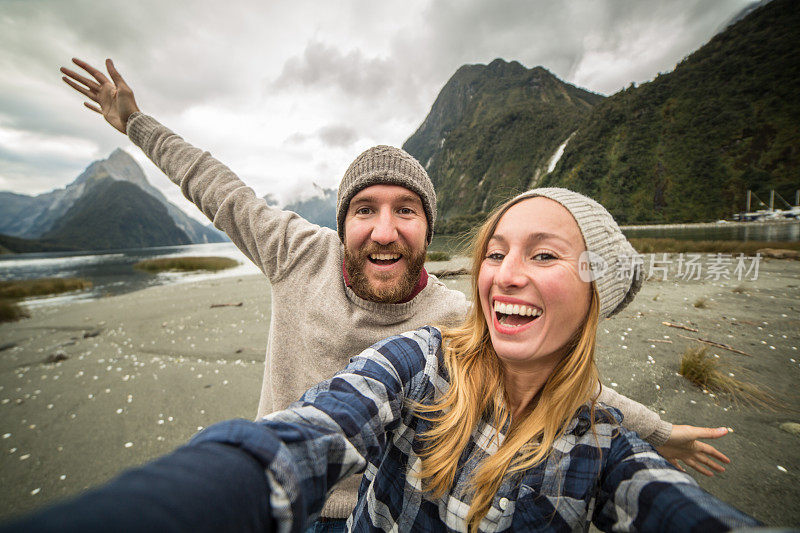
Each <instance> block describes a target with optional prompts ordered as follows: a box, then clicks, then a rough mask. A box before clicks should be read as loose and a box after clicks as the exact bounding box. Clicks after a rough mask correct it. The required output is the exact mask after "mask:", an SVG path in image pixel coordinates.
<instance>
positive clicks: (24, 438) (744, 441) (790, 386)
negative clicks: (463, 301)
mask: <svg viewBox="0 0 800 533" xmlns="http://www.w3.org/2000/svg"><path fill="white" fill-rule="evenodd" d="M462 264H463V260H460V259H459V260H455V261H453V262H450V263H448V264H442V263H437V264H431V265H428V268H429V270H437V269H439V268H444V267H448V268H450V267H453V266H461V265H462ZM447 283H448V285H450V286H453V287H455V288H458V289H460V290H466V287H467V280H466V278H464V277H461V278H456V279H451V280H447ZM737 287H738V288H739V289H737V290H734V288H737ZM701 297H703V298H706V299H707V308H705V309H699V308H696V307H694V305H693V304H694V302H695V301H696V300H697V299H698V298H701ZM799 297H800V261H779V260H771V261H764V262H762V263H761V268H760V272H759V277H758V279H757V280H755V281H742V282H739V281H735V280H734V281H729V280H724V279H723V280H720V281H713V280H702V281H685V280H676V279H675V278H674V276H670V277H669V280H668V281H658V280H654V279H651V280H649V281H648V282H647V283H646V284H645V287H644V289H643V290H642V292H641V293H640V294H639V296H638V297H637V299H636V300H635V301H634V303H633V304H632V305H631V306H630V307H628V308H627V309H626V310H625V311H623V313H622V314H621V315H620V316H617V317H614V318H612V319H609V320H605V321H603V322H602V323H601V324H600V327H599V331H598V347H599V349H598V363H599V365H600V369H601V375H602V376H603V383H604V384H605V386H611V387H614V388H616V389H617V390H618V391H620V392H622V393H623V394H626V395H628V396H630V397H631V398H634V399H636V400H638V401H640V402H642V403H644V404H645V405H647V406H648V407H650V408H652V409H654V410H657V411H659V412H660V413H661V414H662V417H664V418H665V419H666V420H669V421H671V422H676V423H687V424H694V425H707V426H730V427H732V428H734V433H733V434H731V435H729V436H727V437H724V438H723V439H722V440H720V441H718V442H717V443H715V444H716V445H717V446H718V448H719V449H720V450H722V451H723V452H724V453H726V454H727V455H728V456H729V457H731V458H732V459H733V463H732V464H731V465H730V466H729V467H728V469H727V471H726V472H725V473H723V474H718V475H717V476H716V477H714V478H712V479H709V478H705V477H703V476H701V475H699V474H698V475H695V478H696V479H698V481H699V482H700V484H701V485H702V486H703V487H704V488H706V489H707V490H709V491H710V492H712V493H713V494H715V495H717V496H719V497H720V498H722V499H724V500H726V501H728V502H730V503H732V504H734V505H736V506H737V507H739V508H740V509H742V510H744V511H746V512H748V513H750V514H752V515H754V516H755V517H756V518H758V519H760V520H762V521H764V522H766V523H767V524H769V525H783V526H787V525H793V526H798V525H800V506H798V505H797V501H798V497H800V436H798V435H794V434H791V433H789V432H787V431H784V430H782V429H781V427H780V426H781V424H783V423H786V422H800V394H798V386H797V384H798V382H800V351H798V350H800V333H798V330H799V329H800V312H799V310H798V307H800V299H799ZM240 302H241V306H237V305H236V304H239V303H240ZM213 304H234V305H233V306H230V305H228V306H223V307H213V308H212V307H211V306H212V305H213ZM269 309H270V291H269V285H268V283H267V282H266V281H265V280H264V278H263V277H261V276H247V277H240V278H236V277H232V278H222V279H216V280H207V281H202V282H197V283H191V284H180V285H169V286H161V287H153V288H149V289H145V290H142V291H138V292H135V293H130V294H126V295H122V296H114V297H108V298H104V299H101V300H97V301H94V302H78V303H65V304H60V305H57V306H50V307H38V308H34V309H33V310H32V313H31V314H32V317H31V318H29V319H26V320H23V321H21V322H17V323H11V324H2V325H0V519H5V518H8V517H10V516H12V515H15V514H18V513H22V512H26V511H30V510H32V509H35V508H37V507H39V506H42V505H44V504H46V503H48V502H50V501H53V500H55V499H58V498H62V497H65V496H69V495H73V494H77V493H78V492H80V491H81V490H84V489H86V488H87V487H91V486H94V485H96V484H98V483H102V482H104V481H106V480H108V479H109V478H111V477H113V476H114V475H115V474H117V473H118V472H119V471H120V470H122V469H124V468H127V467H130V466H134V465H138V464H141V463H143V462H145V461H147V460H149V459H152V458H154V457H157V456H159V455H161V454H164V453H167V452H169V451H170V450H172V449H173V448H175V447H176V446H178V445H180V444H182V443H184V442H185V441H186V440H187V439H188V438H189V437H191V436H192V435H193V434H194V433H195V432H196V431H197V430H198V429H199V428H202V427H205V426H208V425H210V424H213V423H214V422H217V421H220V420H224V419H228V418H233V417H243V418H252V417H253V416H254V415H255V412H256V408H257V405H258V396H259V391H260V387H261V376H262V369H263V364H264V349H265V346H266V341H267V330H268V327H269ZM663 321H667V322H673V323H680V324H683V325H687V326H689V327H693V328H695V329H697V330H698V332H697V333H692V332H689V331H685V330H679V329H675V328H671V327H668V326H664V325H662V322H663ZM680 335H686V336H694V337H701V338H704V339H708V340H713V341H716V342H719V343H724V344H728V345H730V346H732V347H734V348H736V349H738V350H740V351H743V352H747V353H749V354H751V356H745V355H741V354H737V353H734V352H731V351H728V350H724V349H719V348H712V347H709V352H710V353H712V354H717V355H718V356H719V361H720V363H721V364H722V365H725V367H726V369H728V371H730V372H732V373H734V374H735V375H736V377H737V378H740V379H743V380H748V381H751V382H753V383H756V384H758V385H760V386H762V387H766V388H769V389H770V390H771V391H772V392H773V394H774V395H775V396H776V397H778V398H779V399H780V400H781V401H782V402H783V405H782V406H781V407H780V408H778V409H777V410H776V411H774V412H770V411H765V410H763V409H756V408H752V407H742V406H740V407H735V406H732V405H731V402H730V400H729V399H728V398H725V397H721V396H717V397H712V396H711V395H710V394H706V393H703V391H701V390H699V389H698V388H697V387H695V386H693V385H692V384H691V383H689V382H688V381H686V380H685V379H684V378H683V377H681V376H679V375H677V371H678V364H679V358H680V354H681V353H682V352H683V351H684V349H685V348H686V347H687V346H690V345H693V344H696V341H693V340H690V339H685V338H682V337H681V336H680ZM655 341H662V342H655ZM9 345H13V346H11V347H9ZM59 354H60V355H62V356H65V357H66V359H64V360H61V361H58V362H49V363H48V362H45V360H46V359H47V358H48V357H51V356H58V355H59Z"/></svg>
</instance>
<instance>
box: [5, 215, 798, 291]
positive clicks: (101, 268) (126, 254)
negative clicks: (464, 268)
mask: <svg viewBox="0 0 800 533" xmlns="http://www.w3.org/2000/svg"><path fill="white" fill-rule="evenodd" d="M624 232H625V234H626V235H627V236H628V237H671V238H674V239H679V240H738V241H784V242H786V241H800V221H792V222H777V223H749V224H748V223H742V224H738V223H731V224H717V225H714V226H704V227H684V228H680V227H678V228H676V227H674V226H670V227H664V226H662V227H649V228H642V229H639V228H636V229H633V228H631V229H624ZM467 241H468V239H464V238H463V237H462V236H453V235H434V237H433V241H432V242H431V245H430V248H429V249H430V250H431V251H442V252H447V253H449V254H451V255H459V254H464V253H466V252H465V249H466V247H465V244H466V243H467ZM201 255H202V256H220V257H229V258H231V259H235V260H236V261H238V262H239V266H237V267H234V268H231V269H227V270H222V271H219V272H201V273H197V272H195V273H172V272H165V273H160V274H150V273H147V272H142V271H139V270H135V269H134V268H133V265H134V264H135V263H136V262H138V261H141V260H142V259H155V258H159V257H177V256H201ZM257 273H259V270H258V268H256V266H255V265H253V263H252V262H250V260H249V259H247V258H246V257H245V256H244V254H242V253H241V252H240V251H239V250H238V249H237V248H236V247H235V246H234V245H233V244H232V243H230V242H226V243H213V244H191V245H186V246H163V247H157V248H132V249H127V250H107V251H95V252H48V253H32V254H17V255H7V256H0V280H15V279H35V278H47V277H75V278H83V279H86V280H88V281H91V282H92V284H93V287H92V289H91V290H90V291H82V292H80V293H72V294H67V295H62V296H57V297H53V298H38V299H33V300H27V301H26V305H42V304H49V303H55V302H63V301H64V300H76V299H80V300H84V299H86V300H92V299H96V298H100V297H103V296H109V295H115V294H124V293H127V292H133V291H136V290H139V289H143V288H145V287H150V286H154V285H165V284H168V283H183V282H189V281H199V280H202V279H209V278H215V277H228V276H241V275H247V274H257Z"/></svg>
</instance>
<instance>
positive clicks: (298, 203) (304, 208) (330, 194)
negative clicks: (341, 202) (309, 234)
mask: <svg viewBox="0 0 800 533" xmlns="http://www.w3.org/2000/svg"><path fill="white" fill-rule="evenodd" d="M314 188H315V189H316V191H317V193H318V194H317V195H316V196H312V197H311V198H306V199H305V200H295V201H294V202H291V203H289V204H287V205H286V206H285V207H284V209H285V210H287V211H294V212H295V213H297V214H298V215H300V216H301V217H303V218H304V219H306V220H308V221H309V222H311V223H312V224H316V225H318V226H323V227H326V228H331V229H336V193H337V190H336V189H323V188H322V187H320V186H319V185H317V184H316V183H315V184H314Z"/></svg>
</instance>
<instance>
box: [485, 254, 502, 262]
mask: <svg viewBox="0 0 800 533" xmlns="http://www.w3.org/2000/svg"><path fill="white" fill-rule="evenodd" d="M503 257H504V255H503V254H501V253H500V252H492V253H490V254H486V259H491V260H492V261H502V260H503Z"/></svg>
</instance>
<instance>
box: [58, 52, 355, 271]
mask: <svg viewBox="0 0 800 533" xmlns="http://www.w3.org/2000/svg"><path fill="white" fill-rule="evenodd" d="M73 62H74V63H75V64H76V65H78V66H79V67H80V68H81V69H83V71H84V72H83V73H78V72H75V71H73V70H70V69H68V68H62V69H61V72H62V73H63V74H64V75H65V76H64V78H63V79H64V82H65V83H67V84H68V85H69V86H70V87H72V88H73V89H75V90H76V91H78V92H79V93H80V94H81V95H83V96H85V97H87V98H88V99H89V100H90V102H87V103H86V104H85V105H86V107H88V108H89V109H91V110H92V111H95V112H97V113H100V114H101V115H103V117H104V118H105V119H106V121H108V123H109V124H111V125H112V126H114V128H115V129H117V130H118V131H122V132H125V133H127V134H128V137H129V139H130V140H131V141H132V142H133V143H134V144H135V145H137V146H138V147H139V148H141V149H142V151H143V152H144V153H145V155H146V156H147V157H148V158H150V160H151V161H153V163H155V165H156V166H157V167H158V168H160V169H161V171H162V172H164V174H165V175H166V176H167V177H168V178H169V179H170V180H171V181H172V182H173V183H175V184H176V185H178V186H180V187H181V190H182V191H183V194H184V196H185V197H186V198H188V199H189V201H191V202H192V203H194V204H195V205H196V206H197V207H198V208H199V209H200V211H202V212H203V214H205V215H206V216H207V217H208V219H209V220H211V221H212V222H213V223H214V226H215V227H217V228H218V229H220V230H222V231H224V232H225V233H226V234H227V235H228V237H230V239H231V240H232V241H233V243H234V244H235V245H236V246H237V247H238V248H239V249H240V250H241V251H242V252H243V253H244V254H245V255H246V256H247V257H248V258H249V259H250V260H252V261H253V262H254V263H255V264H256V266H258V267H259V268H260V269H261V271H262V272H264V274H266V276H267V277H268V278H269V279H270V281H271V282H273V283H274V282H275V281H276V280H278V279H279V278H280V277H281V276H283V275H285V274H286V273H288V272H292V273H294V274H296V275H298V276H303V275H305V273H307V272H315V271H318V270H319V269H320V268H322V266H321V265H320V264H319V263H320V262H323V261H325V260H327V259H328V258H329V257H331V254H330V252H332V251H337V250H338V248H339V240H338V237H336V234H335V233H334V232H321V231H320V228H319V227H318V226H315V225H313V224H311V223H310V222H308V221H306V220H304V219H303V218H301V217H300V216H299V215H296V214H294V213H291V212H288V211H281V210H279V209H275V208H271V207H270V206H268V205H267V203H266V201H265V200H264V199H263V198H259V197H258V196H257V195H256V194H255V191H253V190H252V189H251V188H250V187H248V186H247V185H246V184H245V183H244V182H242V181H241V180H240V179H239V177H238V176H236V174H235V173H234V172H233V171H232V170H231V169H229V168H228V167H227V166H225V165H224V164H223V163H221V162H220V161H218V160H217V159H215V158H214V157H213V156H212V155H211V154H210V153H208V152H206V151H204V150H202V149H200V148H197V147H195V146H192V145H191V144H189V143H187V142H186V141H184V140H183V138H181V137H180V136H179V135H177V134H175V133H174V132H172V131H170V130H169V129H168V128H166V127H164V126H163V125H161V124H160V123H158V121H156V120H155V119H154V118H153V117H150V116H148V115H145V114H143V113H142V112H141V111H140V110H139V107H138V106H137V104H136V101H135V99H134V97H133V91H132V90H131V88H130V87H129V86H128V84H127V83H126V82H125V80H124V79H123V78H122V76H121V75H120V73H119V72H118V71H117V69H116V68H115V67H114V64H113V62H112V61H111V60H110V59H109V60H106V68H107V69H108V76H106V75H105V74H104V73H103V72H101V71H100V70H99V69H97V68H94V67H93V66H91V65H89V64H88V63H86V62H85V61H81V60H79V59H73ZM109 77H110V79H109ZM300 258H303V260H302V261H299V259H300Z"/></svg>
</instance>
